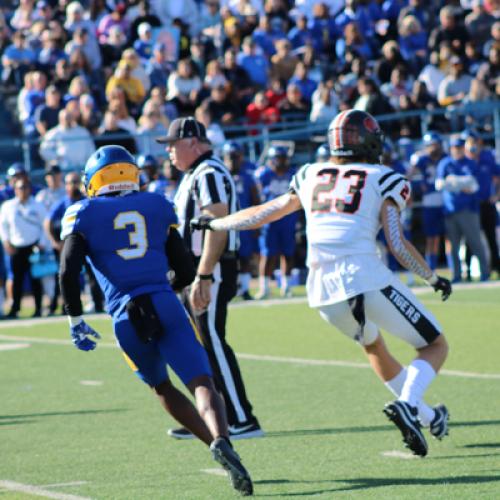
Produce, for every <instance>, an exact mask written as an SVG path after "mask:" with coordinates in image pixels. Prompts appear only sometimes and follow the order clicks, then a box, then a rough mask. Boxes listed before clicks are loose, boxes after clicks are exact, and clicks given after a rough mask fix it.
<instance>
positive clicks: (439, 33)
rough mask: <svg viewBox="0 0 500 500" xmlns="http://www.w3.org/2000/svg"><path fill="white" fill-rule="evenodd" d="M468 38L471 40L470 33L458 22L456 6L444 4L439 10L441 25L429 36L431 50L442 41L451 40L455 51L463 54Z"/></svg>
mask: <svg viewBox="0 0 500 500" xmlns="http://www.w3.org/2000/svg"><path fill="white" fill-rule="evenodd" d="M467 40H469V33H468V32H467V30H466V29H465V28H464V27H463V26H461V25H459V24H458V23H457V20H456V18H455V9H454V7H452V6H451V5H446V6H444V7H443V8H442V9H441V10H440V11H439V26H437V27H436V28H434V29H433V30H432V31H431V34H430V36H429V40H428V43H427V46H428V47H429V50H433V49H434V48H436V47H440V45H441V43H442V42H449V43H450V45H451V47H452V49H453V51H454V52H455V53H457V54H459V55H461V56H463V55H464V53H465V42H467Z"/></svg>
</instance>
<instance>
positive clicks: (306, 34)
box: [287, 14, 323, 51]
mask: <svg viewBox="0 0 500 500" xmlns="http://www.w3.org/2000/svg"><path fill="white" fill-rule="evenodd" d="M287 38H288V40H290V43H291V44H292V49H293V50H294V51H296V50H297V49H301V48H303V47H304V46H305V45H313V43H314V39H313V36H312V32H311V30H310V29H309V28H308V27H307V16H305V15H303V14H301V15H299V16H297V18H296V19H295V27H293V28H292V29H291V30H290V31H289V32H288V33H287ZM320 41H321V43H320V44H319V46H316V47H315V48H316V49H317V50H319V51H321V49H322V48H323V38H320Z"/></svg>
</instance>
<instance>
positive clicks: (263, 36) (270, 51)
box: [252, 15, 286, 59]
mask: <svg viewBox="0 0 500 500" xmlns="http://www.w3.org/2000/svg"><path fill="white" fill-rule="evenodd" d="M282 38H286V35H285V33H284V32H283V31H281V30H273V27H272V25H271V20H270V19H269V17H268V16H266V15H263V16H261V17H260V19H259V25H258V26H257V28H256V29H255V30H254V32H253V33H252V40H253V41H254V42H255V45H256V46H257V47H259V49H260V50H261V53H262V55H264V56H266V58H267V59H269V58H271V57H272V56H273V55H274V54H276V48H275V41H276V40H279V39H282Z"/></svg>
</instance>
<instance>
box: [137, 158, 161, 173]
mask: <svg viewBox="0 0 500 500" xmlns="http://www.w3.org/2000/svg"><path fill="white" fill-rule="evenodd" d="M137 166H138V167H139V168H140V169H141V170H142V169H143V168H146V167H152V168H155V169H157V168H158V162H157V161H156V158H155V157H154V156H153V155H140V156H139V157H138V158H137Z"/></svg>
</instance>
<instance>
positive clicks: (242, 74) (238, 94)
mask: <svg viewBox="0 0 500 500" xmlns="http://www.w3.org/2000/svg"><path fill="white" fill-rule="evenodd" d="M222 71H223V73H224V76H225V77H226V80H227V81H228V82H229V83H230V84H231V92H232V95H233V97H234V98H235V100H236V101H237V102H239V103H241V106H242V107H243V108H244V107H246V105H247V104H248V103H249V102H250V100H251V98H252V96H253V94H254V89H253V85H252V81H251V80H250V77H249V76H248V73H247V72H246V71H245V70H244V69H243V68H242V67H241V66H240V65H239V64H238V63H237V62H236V53H235V51H234V50H232V49H230V50H226V52H224V65H223V67H222Z"/></svg>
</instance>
